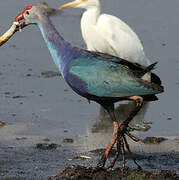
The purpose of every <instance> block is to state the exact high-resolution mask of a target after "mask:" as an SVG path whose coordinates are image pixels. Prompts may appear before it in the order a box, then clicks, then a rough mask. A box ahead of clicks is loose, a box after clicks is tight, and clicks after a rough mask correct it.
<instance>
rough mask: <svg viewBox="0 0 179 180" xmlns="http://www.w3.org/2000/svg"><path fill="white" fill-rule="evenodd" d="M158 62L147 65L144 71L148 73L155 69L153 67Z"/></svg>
mask: <svg viewBox="0 0 179 180" xmlns="http://www.w3.org/2000/svg"><path fill="white" fill-rule="evenodd" d="M157 63H158V62H155V63H153V64H151V65H149V66H147V67H146V68H145V69H144V71H143V73H144V74H146V73H148V72H150V71H151V70H153V69H154V68H155V66H156V64H157Z"/></svg>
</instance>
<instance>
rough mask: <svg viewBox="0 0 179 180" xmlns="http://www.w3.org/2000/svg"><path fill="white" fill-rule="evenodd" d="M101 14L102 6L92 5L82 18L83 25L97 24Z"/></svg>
mask: <svg viewBox="0 0 179 180" xmlns="http://www.w3.org/2000/svg"><path fill="white" fill-rule="evenodd" d="M99 15H100V7H91V8H89V9H87V10H86V11H85V12H84V13H83V16H82V18H81V25H82V26H84V25H96V23H97V21H98V17H99Z"/></svg>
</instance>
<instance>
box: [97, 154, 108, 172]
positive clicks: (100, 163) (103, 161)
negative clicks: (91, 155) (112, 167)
mask: <svg viewBox="0 0 179 180" xmlns="http://www.w3.org/2000/svg"><path fill="white" fill-rule="evenodd" d="M106 160H107V158H106V156H105V155H104V154H103V155H102V157H101V159H100V160H99V162H98V164H97V169H101V168H104V166H105V162H106Z"/></svg>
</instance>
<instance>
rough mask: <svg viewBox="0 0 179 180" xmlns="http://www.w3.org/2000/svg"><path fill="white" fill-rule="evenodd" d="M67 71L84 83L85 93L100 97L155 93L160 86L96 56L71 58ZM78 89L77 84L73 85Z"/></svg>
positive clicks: (159, 90)
mask: <svg viewBox="0 0 179 180" xmlns="http://www.w3.org/2000/svg"><path fill="white" fill-rule="evenodd" d="M69 72H70V73H71V74H72V75H75V76H77V77H78V79H80V80H81V81H83V82H84V83H85V84H86V93H88V94H92V95H95V96H100V97H128V96H133V95H147V94H157V93H160V92H161V91H162V90H161V89H160V86H158V85H156V84H152V83H149V82H148V83H147V82H145V81H144V80H142V79H140V78H137V77H135V75H134V74H133V72H132V71H131V70H130V69H129V68H128V67H126V66H124V65H119V64H115V63H111V62H106V61H100V60H99V59H96V58H93V59H92V58H91V57H90V58H88V57H81V58H76V59H73V60H72V62H71V63H70V67H69ZM75 86H76V88H77V89H80V84H79V87H77V86H78V84H76V85H75Z"/></svg>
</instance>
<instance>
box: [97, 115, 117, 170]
mask: <svg viewBox="0 0 179 180" xmlns="http://www.w3.org/2000/svg"><path fill="white" fill-rule="evenodd" d="M109 115H110V117H111V119H112V121H113V128H114V129H113V135H112V138H111V140H110V142H109V144H108V146H107V148H106V150H105V152H104V155H103V156H102V158H101V160H100V161H99V163H98V165H97V166H98V167H104V165H105V162H106V160H107V158H108V156H109V152H110V151H111V149H112V148H113V146H114V144H115V143H116V140H117V134H118V128H119V123H118V121H117V120H116V117H115V115H114V112H109Z"/></svg>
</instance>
